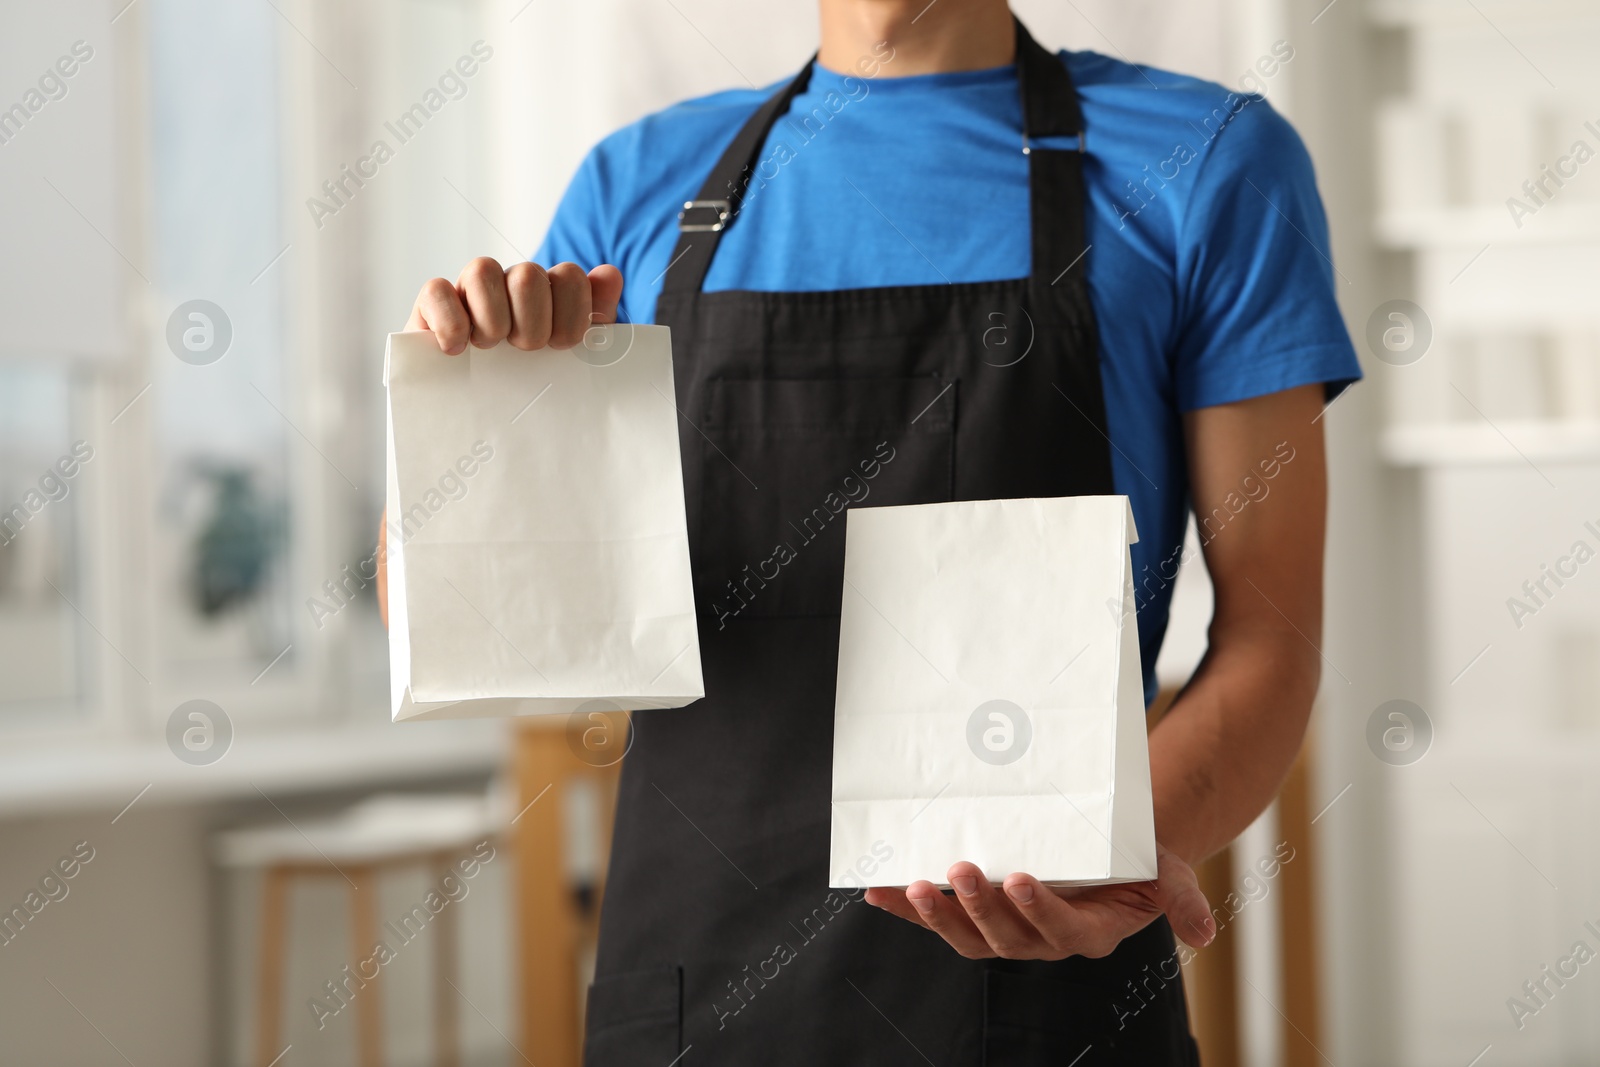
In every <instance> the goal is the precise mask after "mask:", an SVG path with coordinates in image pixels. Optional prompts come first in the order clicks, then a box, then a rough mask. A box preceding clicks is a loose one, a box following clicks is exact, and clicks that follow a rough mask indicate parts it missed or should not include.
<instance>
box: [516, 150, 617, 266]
mask: <svg viewBox="0 0 1600 1067" xmlns="http://www.w3.org/2000/svg"><path fill="white" fill-rule="evenodd" d="M603 172H604V167H603V165H602V161H601V159H600V149H599V148H595V149H593V150H591V151H590V152H589V154H588V155H587V156H586V157H584V160H583V162H582V163H581V164H579V165H578V171H577V173H576V174H574V175H573V176H572V181H571V182H569V183H568V185H567V191H566V192H565V193H563V194H562V195H561V202H560V203H559V204H557V205H556V213H555V217H554V218H552V219H551V220H550V228H549V229H548V230H546V231H545V235H544V240H543V241H542V242H541V243H540V245H539V248H538V250H537V251H535V252H534V253H533V261H534V262H535V263H538V264H540V265H541V266H545V267H548V266H551V265H553V264H556V263H568V262H570V263H576V264H578V266H580V267H582V268H583V269H584V270H589V269H591V268H593V267H597V266H599V265H600V264H602V263H610V262H612V261H613V257H612V253H611V247H610V246H611V241H610V236H609V235H610V226H609V224H608V222H607V220H606V219H605V217H604V207H605V205H606V203H607V198H606V195H605V189H604V185H605V182H604V173H603Z"/></svg>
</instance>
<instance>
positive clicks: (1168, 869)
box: [1156, 845, 1217, 948]
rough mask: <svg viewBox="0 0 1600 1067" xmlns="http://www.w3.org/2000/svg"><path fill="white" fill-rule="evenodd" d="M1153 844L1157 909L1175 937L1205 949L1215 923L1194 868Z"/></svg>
mask: <svg viewBox="0 0 1600 1067" xmlns="http://www.w3.org/2000/svg"><path fill="white" fill-rule="evenodd" d="M1156 847H1157V855H1156V886H1157V891H1158V893H1159V895H1160V898H1161V910H1162V911H1164V912H1166V915H1167V921H1168V922H1170V923H1171V924H1172V930H1173V932H1174V933H1175V934H1177V935H1178V938H1179V939H1180V940H1181V941H1182V942H1183V943H1184V944H1186V945H1188V946H1189V947H1190V948H1205V947H1206V946H1207V945H1209V944H1211V942H1212V941H1214V940H1215V939H1216V936H1217V923H1216V920H1215V919H1213V918H1212V917H1211V905H1210V904H1209V903H1208V902H1207V901H1206V895H1205V894H1204V893H1203V892H1201V891H1200V880H1199V879H1198V878H1196V877H1195V873H1194V868H1193V867H1191V866H1189V864H1188V863H1186V862H1185V861H1184V859H1183V857H1182V856H1179V855H1178V854H1177V853H1176V852H1172V851H1170V850H1168V849H1165V848H1161V847H1160V846H1159V845H1158V846H1156Z"/></svg>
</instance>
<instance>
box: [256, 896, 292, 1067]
mask: <svg viewBox="0 0 1600 1067" xmlns="http://www.w3.org/2000/svg"><path fill="white" fill-rule="evenodd" d="M288 890H289V872H288V871H287V870H285V869H284V868H282V867H268V868H267V869H266V870H265V871H263V872H262V884H261V962H260V968H261V970H260V974H259V976H258V978H257V983H258V984H257V988H256V1032H257V1035H258V1036H257V1043H256V1063H257V1065H258V1067H268V1065H269V1064H271V1063H272V1061H273V1060H275V1059H277V1058H278V1053H279V1052H280V1051H282V1050H281V1049H279V1048H278V1026H279V1025H280V1024H281V1023H282V1021H283V957H284V949H285V945H284V906H285V903H286V900H285V898H286V897H287V896H288Z"/></svg>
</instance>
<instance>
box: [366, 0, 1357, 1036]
mask: <svg viewBox="0 0 1600 1067" xmlns="http://www.w3.org/2000/svg"><path fill="white" fill-rule="evenodd" d="M820 13H821V48H820V51H819V52H818V55H817V59H816V61H815V63H814V64H813V65H810V66H808V67H807V69H806V71H804V72H802V74H801V75H800V76H799V77H798V78H797V79H795V81H793V82H791V83H789V84H787V85H785V86H779V87H774V88H770V89H764V90H751V91H745V90H737V91H731V92H725V93H719V94H716V95H713V96H710V97H706V98H704V99H701V100H696V101H692V102H689V103H687V104H683V105H679V106H678V107H674V108H670V109H668V110H667V111H664V112H661V113H659V114H657V115H653V116H650V117H649V118H646V119H644V120H643V121H641V122H639V123H636V124H635V125H633V126H630V127H628V128H627V129H625V130H622V131H621V132H619V133H617V134H615V135H613V136H612V137H610V138H608V139H607V140H606V141H604V142H603V143H602V144H600V145H599V146H598V147H597V148H596V149H595V150H594V152H593V153H592V154H591V155H590V156H589V158H588V159H587V160H586V161H585V162H584V164H583V166H582V167H581V168H580V170H579V172H578V174H577V177H576V178H575V179H574V181H573V183H572V186H571V188H570V189H569V191H568V193H567V195H566V198H565V200H564V201H563V203H562V205H561V207H560V210H559V211H558V213H557V215H556V218H555V222H554V224H553V226H552V228H551V231H550V233H549V235H548V237H547V238H546V241H545V244H544V246H543V248H542V249H541V250H540V252H539V253H538V254H537V255H536V257H535V258H536V260H537V261H538V262H539V263H553V264H555V265H553V266H550V267H548V268H541V267H539V266H536V265H535V264H533V263H518V264H515V265H513V266H511V267H510V268H508V269H504V270H502V269H501V267H500V265H499V264H497V263H495V262H494V261H493V260H489V259H479V260H475V261H474V262H473V263H471V264H469V265H468V266H467V268H466V270H465V271H464V272H463V273H462V274H461V276H460V278H459V279H458V281H457V282H456V283H455V284H451V283H449V282H447V281H445V280H444V279H434V280H433V281H431V282H429V283H428V284H427V285H426V286H424V287H423V290H422V292H421V294H420V295H419V296H418V298H417V302H416V306H415V308H414V310H413V312H412V315H411V319H410V322H409V323H408V325H407V328H408V329H413V330H432V331H433V332H434V334H435V335H436V337H437V338H438V342H439V345H440V348H441V349H443V351H444V352H446V353H449V354H451V355H458V354H460V353H462V352H464V351H465V350H466V347H467V345H468V344H472V345H476V346H479V347H484V346H488V345H492V344H494V343H496V342H498V341H500V340H502V339H506V338H509V339H510V341H511V343H512V344H514V345H516V346H517V347H519V348H523V349H528V350H534V349H540V348H545V347H549V348H555V349H561V348H569V347H571V346H573V345H575V344H577V343H579V342H580V340H581V338H582V336H583V333H584V331H585V329H586V328H587V327H588V326H589V325H590V324H591V323H593V322H612V321H616V320H617V319H618V317H619V315H620V317H621V318H622V319H623V320H625V321H636V322H645V321H656V322H661V323H666V324H668V325H670V326H671V327H672V330H673V345H674V358H675V360H676V361H677V364H676V370H677V374H676V377H677V387H678V397H677V401H678V406H679V407H680V409H681V411H682V413H683V418H682V421H681V423H680V426H681V430H682V443H683V457H684V471H685V487H686V493H687V498H688V507H689V512H688V513H689V523H690V538H691V544H692V545H693V564H694V569H695V579H696V590H697V604H698V608H699V612H700V617H701V648H702V656H703V661H704V669H705V677H706V692H707V697H706V699H705V700H703V701H701V702H699V703H698V704H695V705H693V706H691V707H689V708H686V709H681V710H671V711H656V712H639V713H637V714H636V715H635V716H634V720H633V722H634V726H633V728H634V731H635V741H634V744H633V747H632V750H631V752H630V755H629V757H628V760H627V761H626V763H625V765H624V769H623V779H622V786H621V797H620V802H619V808H618V814H617V825H616V831H615V838H614V841H615V844H614V848H613V855H612V860H611V867H610V874H609V878H608V883H607V892H606V899H605V906H604V914H603V916H602V921H601V940H600V948H599V960H598V965H597V970H596V977H595V982H594V985H593V987H592V990H591V994H590V998H589V1009H588V1041H587V1059H588V1062H589V1063H591V1064H656V1065H658V1067H667V1065H668V1064H671V1063H683V1064H693V1063H703V1064H722V1063H727V1064H752V1063H764V1062H785V1063H788V1062H792V1063H805V1064H840V1063H860V1064H886V1063H916V1062H923V1061H926V1062H929V1063H935V1064H940V1065H945V1064H973V1065H976V1064H980V1063H981V1064H1003V1063H1040V1064H1044V1063H1049V1064H1063V1065H1064V1064H1068V1063H1074V1064H1081V1065H1082V1067H1090V1065H1092V1064H1097V1063H1130V1064H1132V1063H1137V1064H1145V1065H1149V1064H1180V1063H1192V1062H1194V1061H1195V1058H1196V1054H1195V1051H1194V1044H1193V1041H1192V1040H1191V1038H1190V1036H1189V1029H1188V1022H1187V1018H1186V1016H1185V1012H1184V1006H1183V993H1182V987H1181V981H1180V979H1179V978H1178V972H1177V966H1176V963H1175V962H1174V949H1175V946H1174V942H1173V933H1174V931H1176V933H1177V935H1178V936H1179V937H1181V938H1182V939H1183V940H1184V941H1186V942H1188V943H1189V944H1191V945H1195V946H1200V945H1204V944H1206V943H1208V942H1209V941H1210V940H1211V938H1212V937H1213V936H1215V924H1214V922H1213V920H1212V918H1211V916H1210V914H1209V912H1208V907H1207V903H1206V901H1205V899H1204V897H1203V896H1202V894H1201V893H1200V891H1199V890H1198V888H1197V886H1196V883H1195V877H1194V874H1193V871H1192V870H1191V866H1190V865H1191V864H1193V863H1197V862H1199V861H1200V860H1201V859H1203V858H1205V857H1206V856H1208V855H1210V854H1211V853H1213V852H1215V851H1217V850H1218V849H1220V848H1222V847H1223V846H1225V845H1226V844H1227V843H1228V842H1229V841H1230V840H1232V839H1233V838H1234V837H1235V836H1236V835H1237V834H1238V833H1239V832H1240V831H1241V830H1242V829H1243V828H1244V827H1245V826H1247V825H1248V824H1249V823H1250V822H1251V821H1252V820H1253V819H1254V818H1255V817H1256V816H1257V815H1258V814H1259V813H1260V812H1261V810H1262V809H1263V808H1264V807H1265V806H1266V805H1267V804H1268V803H1269V802H1270V801H1271V799H1272V797H1273V796H1274V794H1275V793H1276V791H1277V789H1278V787H1279V785H1280V784H1281V782H1282V779H1283V777H1284V775H1285V773H1286V771H1287V769H1288V767H1289V765H1290V763H1291V761H1292V759H1293V757H1294V754H1295V752H1296V750H1297V749H1298V747H1299V745H1300V741H1301V736H1302V733H1303V731H1304V727H1305V722H1306V717H1307V714H1308V712H1309V709H1310V706H1311V702H1312V698H1313V696H1314V694H1315V692H1316V688H1317V684H1318V674H1319V663H1318V659H1319V657H1318V653H1317V651H1316V646H1317V642H1318V641H1319V640H1320V633H1321V610H1322V589H1321V583H1322V575H1321V572H1322V547H1323V528H1324V498H1325V485H1324V459H1323V444H1322V437H1321V428H1320V423H1319V422H1318V421H1317V420H1318V416H1319V413H1320V412H1321V410H1322V407H1323V404H1324V403H1325V402H1326V400H1327V398H1328V397H1330V396H1331V395H1332V394H1333V393H1334V392H1336V391H1337V389H1338V388H1340V387H1342V386H1343V385H1344V384H1347V383H1348V382H1350V381H1352V380H1354V379H1355V378H1357V377H1359V373H1360V372H1359V369H1358V367H1357V364H1356V361H1355V357H1354V353H1353V352H1352V350H1351V347H1350V344H1349V339H1348V337H1347V336H1346V333H1345V330H1344V327H1343V325H1342V322H1341V319H1340V317H1339V313H1338V309H1337V307H1336V305H1335V302H1334V299H1333V294H1332V275H1331V264H1330V263H1329V262H1328V261H1327V258H1326V255H1325V253H1324V252H1323V249H1324V248H1325V247H1326V245H1327V231H1326V223H1325V220H1324V218H1323V215H1322V208H1321V204H1320V201H1319V199H1318V196H1317V192H1316V188H1315V184H1314V179H1313V177H1312V173H1311V167H1310V163H1309V160H1308V159H1307V157H1306V154H1305V151H1304V149H1303V147H1302V146H1301V144H1300V142H1299V139H1298V138H1297V137H1296V136H1295V134H1294V133H1293V131H1292V130H1291V129H1290V128H1289V127H1288V126H1287V124H1286V123H1284V122H1283V121H1282V120H1281V119H1280V118H1279V117H1278V116H1277V115H1276V114H1275V113H1274V112H1273V111H1272V110H1271V108H1270V107H1269V105H1268V104H1267V103H1266V102H1265V101H1264V100H1262V99H1260V98H1258V97H1249V96H1245V95H1243V94H1239V93H1229V92H1228V91H1226V90H1224V89H1223V88H1221V87H1219V86H1216V85H1211V84H1206V83H1203V82H1199V81H1196V80H1193V79H1189V78H1184V77H1180V76H1177V75H1173V74H1168V73H1164V72H1160V71H1155V70H1148V69H1143V68H1138V67H1134V66H1131V65H1128V64H1126V63H1121V62H1118V61H1115V60H1112V59H1108V58H1106V57H1104V56H1099V55H1095V54H1093V53H1088V52H1077V53H1073V52H1064V53H1060V54H1055V53H1051V52H1048V51H1046V50H1044V49H1043V48H1041V47H1040V46H1038V45H1037V44H1035V43H1034V42H1033V40H1032V38H1031V37H1029V36H1028V35H1027V33H1026V31H1025V30H1023V29H1022V28H1021V27H1020V25H1018V24H1017V23H1015V22H1014V20H1013V18H1012V16H1011V14H1010V12H1009V10H1008V9H1007V7H1006V4H1005V2H1004V0H942V2H940V3H939V4H938V5H937V6H933V5H929V4H927V3H926V0H908V2H905V0H821V4H820ZM1289 55H1290V56H1291V57H1292V52H1290V53H1289ZM1279 58H1283V57H1282V56H1280V57H1279ZM686 204H688V205H689V206H687V207H685V206H684V205H686ZM680 209H681V210H680ZM577 264H582V265H583V266H579V265H577ZM585 267H588V268H590V269H588V270H587V271H586V270H585V269H584V268H585ZM619 268H620V269H619ZM624 278H626V279H627V284H626V286H625V285H624ZM441 358H442V357H441ZM530 358H553V357H550V356H545V355H535V356H532V357H530ZM858 462H873V463H875V464H877V467H878V477H877V479H876V480H875V482H874V483H873V490H872V493H873V497H872V503H873V504H899V503H916V502H927V501H932V500H949V499H990V498H997V497H1024V496H1062V495H1070V494H1077V493H1112V492H1115V493H1123V494H1126V495H1128V496H1129V497H1130V498H1131V500H1132V504H1133V509H1134V514H1135V518H1136V521H1137V524H1138V528H1139V531H1140V533H1141V535H1142V538H1141V540H1140V542H1139V543H1138V544H1137V545H1136V546H1135V550H1134V551H1135V555H1134V576H1135V585H1136V587H1137V590H1138V595H1137V598H1136V599H1137V601H1138V611H1139V615H1138V623H1139V631H1140V639H1141V646H1142V648H1141V652H1142V655H1143V663H1144V665H1145V671H1146V678H1145V681H1146V691H1147V696H1148V697H1153V696H1154V679H1153V669H1152V668H1153V665H1154V662H1155V659H1156V653H1157V650H1158V649H1159V647H1160V642H1161V636H1162V633H1163V631H1164V629H1165V625H1166V616H1167V608H1168V603H1169V600H1170V596H1171V587H1172V577H1173V575H1174V574H1175V572H1176V568H1177V565H1178V563H1179V562H1180V561H1181V552H1182V545H1183V540H1184V531H1185V524H1186V520H1187V514H1188V510H1189V507H1190V504H1191V501H1192V505H1193V509H1194V511H1195V513H1196V514H1197V515H1198V516H1199V518H1200V529H1201V540H1202V541H1203V543H1204V553H1205V561H1206V565H1207V568H1208V569H1209V571H1210V574H1211V577H1212V581H1213V584H1214V586H1215V590H1216V604H1215V614H1214V616H1213V619H1212V624H1211V628H1210V634H1209V638H1210V644H1209V650H1208V652H1207V654H1206V657H1205V659H1204V661H1203V663H1202V664H1201V666H1200V668H1199V670H1198V671H1197V672H1196V674H1195V676H1194V678H1193V680H1192V681H1191V682H1190V683H1189V684H1188V686H1187V687H1186V688H1185V689H1184V690H1183V692H1182V693H1181V695H1179V697H1178V698H1177V700H1176V702H1175V703H1174V704H1173V705H1172V707H1171V709H1170V711H1169V712H1168V713H1167V714H1166V716H1165V717H1164V718H1162V719H1161V721H1160V722H1159V724H1158V725H1157V726H1156V727H1155V729H1154V730H1153V732H1152V733H1151V736H1150V760H1151V769H1152V775H1153V785H1154V792H1155V821H1156V833H1157V837H1158V839H1159V841H1160V843H1161V847H1160V850H1159V877H1158V878H1157V880H1156V881H1154V882H1151V883H1142V884H1136V885H1120V886H1109V887H1096V888H1087V889H1077V890H1070V891H1069V890H1057V889H1051V888H1049V887H1046V886H1044V885H1042V884H1041V883H1040V882H1038V881H1037V880H1036V879H1034V878H1033V877H1032V876H1031V875H1029V874H1028V873H1027V872H1020V871H1019V872H1009V873H1007V872H989V873H991V874H995V875H996V876H997V877H998V876H999V875H1001V874H1003V875H1004V882H1003V884H1001V885H994V884H991V883H990V881H989V880H988V879H987V878H986V877H985V876H984V872H982V871H980V870H979V869H978V868H977V867H976V866H974V865H973V864H970V863H957V864H955V865H954V866H953V867H951V869H950V871H949V872H948V875H947V881H948V883H949V885H950V886H951V887H952V890H953V892H952V894H951V895H948V896H947V895H945V894H944V893H943V892H941V891H940V890H939V889H938V888H937V887H935V886H934V885H932V884H930V883H928V882H917V883H914V884H912V885H910V886H908V887H906V888H905V889H903V890H901V889H886V888H875V889H871V890H868V891H866V893H865V894H864V896H858V895H854V894H845V893H840V892H838V891H830V890H829V889H828V888H827V884H828V871H827V870H826V867H827V862H828V861H827V856H828V825H829V767H830V758H831V748H830V730H831V722H832V707H833V685H834V664H835V657H836V655H837V642H838V612H839V603H840V588H841V581H840V576H841V567H842V530H841V529H840V527H842V525H843V524H842V523H838V524H836V525H835V526H834V527H833V528H831V529H829V530H827V531H824V532H823V534H822V535H821V536H819V537H818V538H817V540H816V543H815V544H814V545H813V544H807V545H806V547H804V548H803V549H801V550H799V551H798V552H797V553H796V554H795V558H794V559H793V560H792V561H789V562H786V564H785V566H784V567H783V568H782V571H781V573H780V574H779V576H778V577H776V578H773V579H772V580H771V581H764V582H763V583H762V584H761V585H760V586H759V588H756V589H752V587H750V586H749V585H748V584H745V585H743V586H740V585H738V584H736V583H735V579H738V578H740V577H741V575H742V574H743V573H744V568H745V566H746V565H747V564H754V563H755V562H757V561H760V560H762V559H764V558H767V557H768V556H770V555H771V553H772V546H773V544H774V542H777V541H781V540H784V539H786V538H788V537H789V536H790V535H789V533H788V531H787V529H786V524H787V523H790V522H793V521H795V520H797V519H799V518H802V517H803V516H805V515H807V514H809V513H810V511H811V509H812V507H813V506H814V505H815V504H816V503H817V501H818V500H820V499H822V497H823V496H824V495H825V494H826V492H827V490H828V489H830V488H832V487H833V485H834V484H836V483H837V482H838V480H839V478H840V477H842V476H843V475H845V474H848V473H850V472H851V470H852V469H854V468H855V467H856V465H857V463H858ZM1269 489H1270V495H1268V492H1269ZM380 587H381V586H380ZM1031 829H1032V830H1033V832H1036V833H1040V834H1046V833H1050V832H1051V828H1050V827H1049V826H1048V825H1041V826H1038V827H1033V828H1031ZM886 847H892V846H886ZM552 876H554V874H552ZM863 900H864V901H865V904H866V905H870V906H863V903H862V901H863ZM679 1057H681V1059H680V1058H679Z"/></svg>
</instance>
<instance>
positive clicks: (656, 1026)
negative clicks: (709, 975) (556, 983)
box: [583, 966, 683, 1067]
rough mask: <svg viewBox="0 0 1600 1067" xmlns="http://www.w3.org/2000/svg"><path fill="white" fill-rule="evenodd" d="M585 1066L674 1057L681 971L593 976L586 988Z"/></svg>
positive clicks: (677, 1046)
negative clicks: (587, 998) (594, 977)
mask: <svg viewBox="0 0 1600 1067" xmlns="http://www.w3.org/2000/svg"><path fill="white" fill-rule="evenodd" d="M585 1029H586V1030H587V1035H586V1037H585V1039H584V1051H583V1062H584V1063H585V1064H586V1065H587V1067H610V1065H612V1064H617V1065H622V1064H635V1063H659V1064H662V1065H665V1064H667V1063H670V1062H672V1061H673V1059H674V1058H676V1057H677V1055H678V1053H679V1052H680V1051H681V1049H680V1046H681V1045H682V1043H683V970H682V968H680V967H677V966H671V967H656V968H652V969H651V970H647V971H627V972H624V973H622V974H614V975H609V976H607V977H605V978H597V979H595V981H594V984H593V985H591V986H590V987H589V1005H588V1022H587V1026H586V1027H585Z"/></svg>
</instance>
